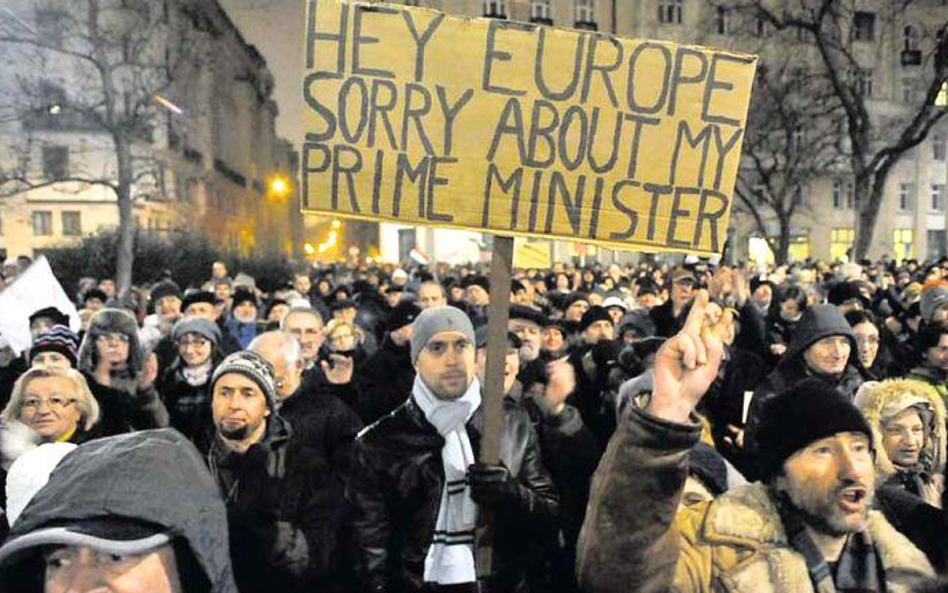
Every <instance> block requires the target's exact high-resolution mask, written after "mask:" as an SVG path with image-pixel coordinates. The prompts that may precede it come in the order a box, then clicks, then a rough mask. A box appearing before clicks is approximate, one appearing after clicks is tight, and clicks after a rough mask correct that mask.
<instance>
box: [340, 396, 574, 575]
mask: <svg viewBox="0 0 948 593" xmlns="http://www.w3.org/2000/svg"><path fill="white" fill-rule="evenodd" d="M504 420H505V422H504V432H503V437H502V440H501V460H502V461H503V463H504V465H506V467H507V468H508V469H509V470H510V473H511V475H512V476H513V477H514V478H515V479H516V480H517V485H518V488H517V494H516V499H515V500H511V501H509V502H508V503H507V504H505V505H503V506H500V507H495V508H494V511H495V514H494V518H495V522H494V525H495V526H496V536H495V539H494V564H493V567H494V575H493V578H492V579H491V582H492V584H493V587H491V590H492V591H503V592H507V591H517V590H518V587H522V586H523V579H524V575H523V570H524V564H525V563H524V561H523V554H524V551H525V548H527V545H526V543H527V542H529V541H530V538H531V537H532V534H534V533H536V532H538V531H539V532H541V533H544V532H547V531H548V530H549V526H550V523H551V522H553V521H555V520H556V518H557V517H558V515H559V512H560V510H559V497H558V495H557V493H556V489H555V487H554V486H553V482H552V480H551V479H550V475H549V473H548V472H547V470H546V467H545V466H544V465H543V460H542V455H541V453H540V447H539V445H538V443H537V436H536V433H535V432H534V430H533V427H532V426H531V424H530V419H529V417H528V416H527V414H526V412H525V411H524V410H523V408H522V407H520V406H518V405H517V404H516V403H515V402H514V401H513V400H511V399H510V398H504ZM482 424H483V416H482V414H481V411H480V410H478V411H477V412H475V414H474V416H473V417H472V418H471V421H470V422H469V423H468V425H467V433H468V436H469V438H470V440H471V447H472V449H473V450H474V453H475V454H478V452H479V450H480V435H481V426H482ZM443 446H444V439H443V438H442V437H441V435H440V434H438V432H437V431H436V430H435V428H434V427H433V426H431V424H429V423H428V421H427V420H426V419H425V416H424V412H422V410H421V408H419V407H418V405H417V404H416V403H415V401H414V400H413V399H408V401H406V402H405V403H403V404H402V405H401V406H399V407H398V408H397V409H396V410H395V411H394V412H393V413H392V414H390V415H389V416H386V417H384V418H382V419H381V420H379V421H378V422H377V423H376V424H374V425H373V426H371V427H369V428H368V429H366V431H365V432H363V433H362V434H361V435H360V436H359V438H358V439H357V440H356V461H355V464H354V466H353V472H352V477H351V487H350V489H349V491H348V496H349V499H350V503H351V504H352V506H353V511H354V525H353V527H354V536H355V540H356V559H357V562H358V565H357V570H358V572H359V576H360V580H361V581H362V584H363V587H364V590H366V591H371V592H373V593H382V592H384V593H416V592H420V591H423V590H424V582H423V580H424V564H425V556H426V555H427V553H428V548H429V547H430V545H431V539H432V536H433V534H434V529H435V524H436V522H437V518H438V510H439V508H440V504H441V492H442V489H443V488H444V469H443V466H442V461H441V449H442V447H443Z"/></svg>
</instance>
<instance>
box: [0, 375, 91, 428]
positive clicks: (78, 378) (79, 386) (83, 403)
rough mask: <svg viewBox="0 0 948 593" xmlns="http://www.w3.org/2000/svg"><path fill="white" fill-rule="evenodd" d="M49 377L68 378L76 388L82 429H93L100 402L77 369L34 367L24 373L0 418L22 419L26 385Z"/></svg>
mask: <svg viewBox="0 0 948 593" xmlns="http://www.w3.org/2000/svg"><path fill="white" fill-rule="evenodd" d="M48 377H62V378H64V379H68V380H69V381H70V382H71V383H72V385H73V389H74V392H75V393H74V395H75V396H76V407H77V408H78V409H79V413H80V417H81V418H82V429H83V430H86V431H88V430H91V429H92V427H93V426H95V425H96V423H97V422H98V421H99V415H100V413H101V412H100V410H99V402H98V401H96V399H95V396H93V395H92V391H90V390H89V384H88V383H86V378H85V377H83V376H82V373H80V372H79V371H77V370H76V369H49V368H41V367H33V368H31V369H30V370H28V371H26V372H25V373H23V375H22V376H21V377H20V378H19V379H17V381H16V383H15V384H14V385H13V392H12V393H11V394H10V401H9V402H7V405H6V407H5V408H3V412H0V418H2V419H3V420H4V421H5V422H11V421H13V420H19V419H20V413H21V412H22V411H23V398H24V396H25V395H26V387H27V386H28V385H29V384H30V382H32V381H33V380H34V379H45V378H48Z"/></svg>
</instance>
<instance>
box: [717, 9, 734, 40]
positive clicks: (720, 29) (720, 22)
mask: <svg viewBox="0 0 948 593" xmlns="http://www.w3.org/2000/svg"><path fill="white" fill-rule="evenodd" d="M714 30H715V31H717V33H718V35H729V34H730V33H731V10H730V9H729V8H727V7H726V6H718V8H717V13H716V14H715V18H714Z"/></svg>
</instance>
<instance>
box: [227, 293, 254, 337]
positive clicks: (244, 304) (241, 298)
mask: <svg viewBox="0 0 948 593" xmlns="http://www.w3.org/2000/svg"><path fill="white" fill-rule="evenodd" d="M232 303H233V304H232V308H231V311H230V315H228V316H227V320H226V321H225V322H224V329H225V330H226V331H227V332H228V333H229V334H230V335H231V336H233V338H234V339H235V340H237V341H238V342H239V343H240V347H241V348H246V347H247V346H249V345H250V342H251V341H253V339H254V338H255V337H257V312H258V303H257V295H255V294H254V293H253V290H252V289H250V288H245V287H243V286H240V287H238V288H237V290H235V291H234V296H233V300H232Z"/></svg>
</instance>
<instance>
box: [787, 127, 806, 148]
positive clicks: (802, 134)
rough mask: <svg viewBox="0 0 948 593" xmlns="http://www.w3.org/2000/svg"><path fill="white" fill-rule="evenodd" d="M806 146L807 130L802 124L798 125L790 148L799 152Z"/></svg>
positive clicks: (794, 129)
mask: <svg viewBox="0 0 948 593" xmlns="http://www.w3.org/2000/svg"><path fill="white" fill-rule="evenodd" d="M804 146H806V130H805V129H803V127H802V126H797V127H795V128H793V135H792V136H791V145H790V150H792V151H793V152H795V153H799V152H800V151H801V150H803V147H804Z"/></svg>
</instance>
